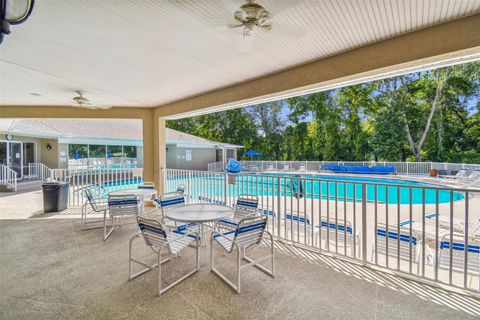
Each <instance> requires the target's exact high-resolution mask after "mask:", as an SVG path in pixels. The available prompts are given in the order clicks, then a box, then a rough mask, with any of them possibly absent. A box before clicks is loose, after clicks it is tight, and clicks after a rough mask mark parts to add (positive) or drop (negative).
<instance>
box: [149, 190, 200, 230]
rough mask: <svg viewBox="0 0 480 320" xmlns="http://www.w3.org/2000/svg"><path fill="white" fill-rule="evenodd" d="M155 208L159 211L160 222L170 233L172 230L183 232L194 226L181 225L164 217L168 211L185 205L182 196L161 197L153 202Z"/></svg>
mask: <svg viewBox="0 0 480 320" xmlns="http://www.w3.org/2000/svg"><path fill="white" fill-rule="evenodd" d="M153 202H154V204H155V207H156V208H157V209H160V211H161V213H162V214H161V217H160V219H161V222H162V223H163V225H164V226H166V227H167V228H168V229H169V230H170V231H171V230H172V229H178V230H185V229H186V228H189V227H193V226H195V225H196V224H194V223H189V224H182V223H178V222H176V221H171V220H168V219H167V218H166V216H165V212H166V211H167V210H169V209H173V208H177V207H181V206H184V205H185V197H184V196H183V194H182V195H181V194H179V193H176V194H175V195H170V194H168V195H166V196H165V195H162V196H160V197H159V198H157V199H155V200H153Z"/></svg>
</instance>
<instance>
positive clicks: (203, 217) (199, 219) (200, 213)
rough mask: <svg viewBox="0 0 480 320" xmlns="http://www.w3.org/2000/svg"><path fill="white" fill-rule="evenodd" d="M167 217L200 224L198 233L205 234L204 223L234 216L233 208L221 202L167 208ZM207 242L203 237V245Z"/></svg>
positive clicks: (177, 220)
mask: <svg viewBox="0 0 480 320" xmlns="http://www.w3.org/2000/svg"><path fill="white" fill-rule="evenodd" d="M165 217H166V218H167V219H170V220H173V221H176V222H185V223H195V224H198V233H199V234H203V233H205V232H206V231H205V230H204V228H203V227H204V225H203V224H204V223H207V222H216V221H218V220H222V219H227V218H231V217H233V208H230V207H226V206H222V205H219V204H206V203H205V204H188V205H185V206H181V207H176V208H172V209H168V210H165ZM207 231H208V230H207ZM205 244H206V242H205V241H204V237H202V245H205Z"/></svg>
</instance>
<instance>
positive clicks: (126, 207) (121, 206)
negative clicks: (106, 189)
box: [108, 195, 139, 216]
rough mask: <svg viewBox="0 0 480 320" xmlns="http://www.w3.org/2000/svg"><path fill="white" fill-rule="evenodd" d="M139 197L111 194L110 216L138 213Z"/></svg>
mask: <svg viewBox="0 0 480 320" xmlns="http://www.w3.org/2000/svg"><path fill="white" fill-rule="evenodd" d="M138 212H139V207H138V198H137V196H135V195H125V196H109V197H108V213H109V215H110V216H118V215H138Z"/></svg>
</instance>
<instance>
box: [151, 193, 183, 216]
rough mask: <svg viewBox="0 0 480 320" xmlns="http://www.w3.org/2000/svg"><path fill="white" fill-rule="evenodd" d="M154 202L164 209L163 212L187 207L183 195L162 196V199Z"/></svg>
mask: <svg viewBox="0 0 480 320" xmlns="http://www.w3.org/2000/svg"><path fill="white" fill-rule="evenodd" d="M154 201H155V202H156V203H157V204H158V205H159V206H160V209H162V212H163V210H165V209H169V208H176V207H181V206H184V205H185V197H184V196H183V195H178V196H177V195H175V196H170V197H168V196H167V197H164V196H161V197H160V198H157V199H155V200H154Z"/></svg>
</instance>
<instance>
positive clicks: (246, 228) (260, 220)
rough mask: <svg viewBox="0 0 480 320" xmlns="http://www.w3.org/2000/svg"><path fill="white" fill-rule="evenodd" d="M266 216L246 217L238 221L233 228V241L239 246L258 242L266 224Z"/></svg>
mask: <svg viewBox="0 0 480 320" xmlns="http://www.w3.org/2000/svg"><path fill="white" fill-rule="evenodd" d="M267 221H268V217H267V216H264V215H262V216H255V217H247V218H244V219H242V220H241V221H240V223H239V224H238V226H237V228H236V229H235V236H234V239H233V240H234V241H235V242H236V243H237V244H238V245H239V246H240V247H246V246H249V245H252V244H259V243H260V242H261V241H262V237H263V232H264V231H265V228H266V226H267Z"/></svg>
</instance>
